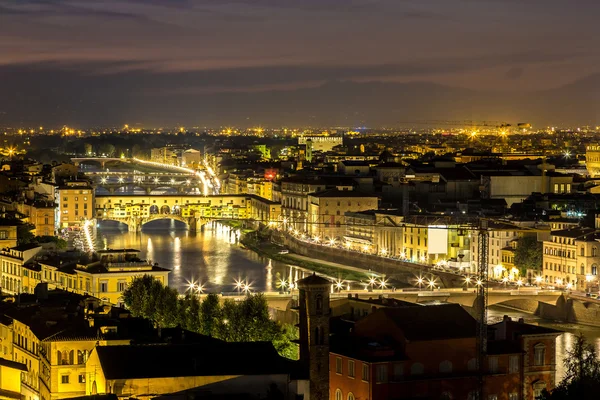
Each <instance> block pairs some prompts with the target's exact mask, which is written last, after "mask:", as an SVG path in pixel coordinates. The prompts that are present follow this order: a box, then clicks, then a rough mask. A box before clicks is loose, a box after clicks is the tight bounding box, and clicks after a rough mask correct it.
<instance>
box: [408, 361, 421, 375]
mask: <svg viewBox="0 0 600 400" xmlns="http://www.w3.org/2000/svg"><path fill="white" fill-rule="evenodd" d="M423 369H424V367H423V364H421V363H414V364H413V365H411V366H410V374H411V375H421V374H422V373H423Z"/></svg>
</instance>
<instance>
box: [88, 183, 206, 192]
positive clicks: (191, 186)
mask: <svg viewBox="0 0 600 400" xmlns="http://www.w3.org/2000/svg"><path fill="white" fill-rule="evenodd" d="M98 189H106V190H107V191H108V192H109V193H111V194H114V193H116V192H119V191H120V190H121V189H123V190H126V191H128V192H129V191H130V190H136V189H138V190H143V191H144V192H145V193H146V194H148V195H151V194H153V191H158V190H163V191H170V192H173V193H179V194H193V193H202V189H201V186H200V185H199V184H198V183H197V182H194V183H191V182H188V181H179V182H173V183H171V182H167V183H165V182H152V181H145V182H103V183H98V184H96V190H98ZM158 194H162V193H158Z"/></svg>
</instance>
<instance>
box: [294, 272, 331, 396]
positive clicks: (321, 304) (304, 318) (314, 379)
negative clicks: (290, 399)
mask: <svg viewBox="0 0 600 400" xmlns="http://www.w3.org/2000/svg"><path fill="white" fill-rule="evenodd" d="M298 288H299V289H300V296H299V312H300V315H299V316H300V361H301V362H302V363H303V364H304V366H305V368H307V369H308V373H309V381H310V398H311V400H313V399H314V400H328V399H329V318H330V317H331V310H330V308H329V292H330V290H331V282H330V281H329V280H327V279H325V278H321V277H319V276H317V275H315V274H313V275H311V276H309V277H307V278H304V279H302V280H300V281H298Z"/></svg>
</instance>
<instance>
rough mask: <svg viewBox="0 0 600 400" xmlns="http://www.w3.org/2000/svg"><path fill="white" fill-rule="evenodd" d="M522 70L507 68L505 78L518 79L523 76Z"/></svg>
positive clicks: (519, 68)
mask: <svg viewBox="0 0 600 400" xmlns="http://www.w3.org/2000/svg"><path fill="white" fill-rule="evenodd" d="M523 72H524V70H523V68H521V67H512V68H509V69H508V71H506V75H505V76H506V77H507V78H508V79H519V78H520V77H521V76H523Z"/></svg>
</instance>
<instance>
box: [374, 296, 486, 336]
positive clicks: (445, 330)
mask: <svg viewBox="0 0 600 400" xmlns="http://www.w3.org/2000/svg"><path fill="white" fill-rule="evenodd" d="M377 312H380V313H384V314H385V315H386V316H387V317H388V318H389V319H390V320H391V321H392V322H393V323H394V324H395V325H396V326H397V327H398V328H400V329H401V330H402V332H403V333H404V337H406V339H407V340H410V341H423V340H440V339H456V338H467V337H475V328H476V321H475V319H474V318H473V317H472V316H471V315H470V314H469V313H468V312H467V311H466V310H465V309H464V308H463V307H461V306H460V305H459V304H440V305H429V306H425V307H423V306H415V307H400V308H381V309H379V310H377V311H376V313H377ZM372 315H373V314H372Z"/></svg>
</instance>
